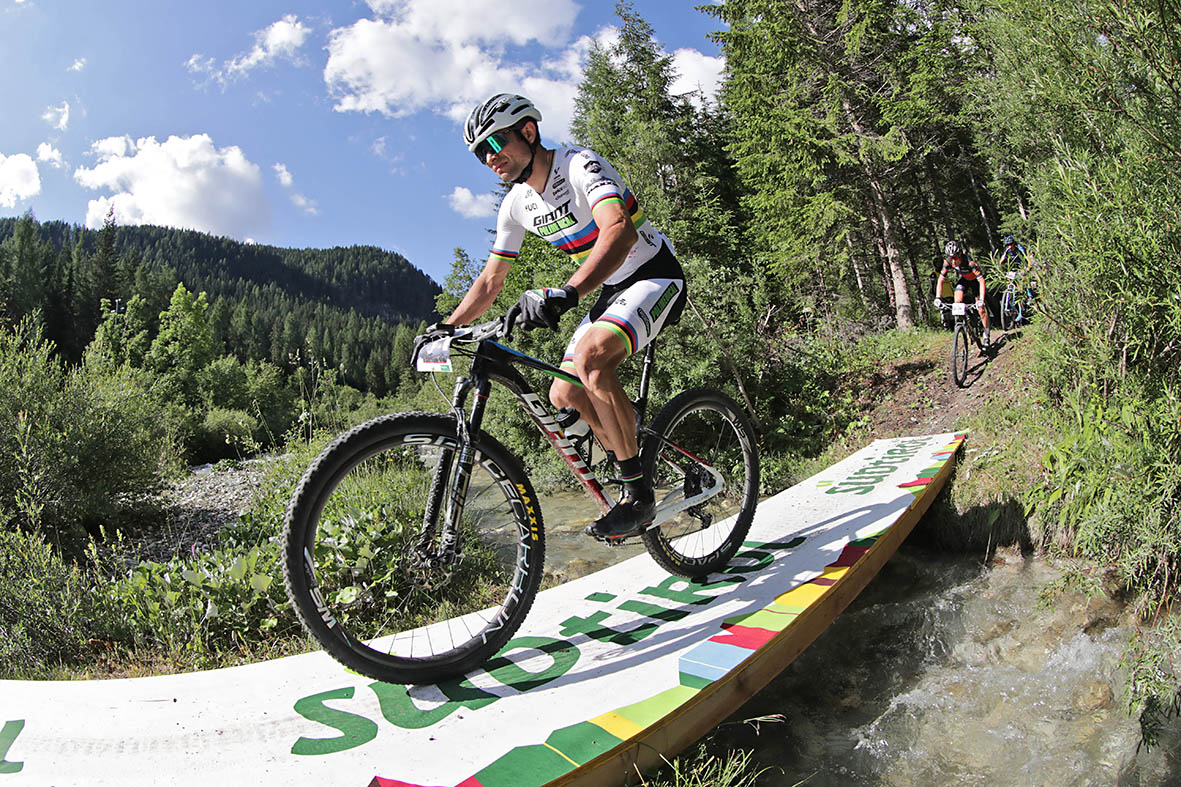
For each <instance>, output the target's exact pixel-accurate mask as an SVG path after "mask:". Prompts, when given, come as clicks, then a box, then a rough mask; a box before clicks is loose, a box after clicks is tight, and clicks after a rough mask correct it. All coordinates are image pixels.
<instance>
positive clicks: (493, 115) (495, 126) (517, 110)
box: [463, 93, 541, 153]
mask: <svg viewBox="0 0 1181 787" xmlns="http://www.w3.org/2000/svg"><path fill="white" fill-rule="evenodd" d="M526 118H532V119H533V120H541V110H539V109H538V108H537V107H535V106H533V102H532V101H530V100H529V99H527V98H525V97H524V96H518V95H517V94H515V93H497V94H496V95H494V96H492V97H491V98H489V99H488V100H486V101H482V102H480V103H479V104H477V105H476V108H475V109H473V110H472V111H471V114H470V115H468V116H467V122H466V123H464V124H463V141H464V142H466V143H467V149H468V150H470V151H471V152H472V153H475V152H476V146H477V145H479V144H480V143H481V142H483V141H484V140H485V139H487V138H488V137H489V136H490V135H491V134H493V133H495V132H497V131H500V130H501V129H505V128H512V127H513V126H515V125H517V124H518V123H520V122H521V121H522V120H525V119H526Z"/></svg>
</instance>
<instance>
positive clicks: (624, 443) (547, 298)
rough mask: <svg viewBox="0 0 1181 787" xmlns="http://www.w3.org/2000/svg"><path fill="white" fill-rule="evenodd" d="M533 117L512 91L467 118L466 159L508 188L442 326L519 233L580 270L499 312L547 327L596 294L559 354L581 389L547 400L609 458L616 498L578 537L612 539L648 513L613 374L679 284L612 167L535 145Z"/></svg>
mask: <svg viewBox="0 0 1181 787" xmlns="http://www.w3.org/2000/svg"><path fill="white" fill-rule="evenodd" d="M540 120H541V112H540V111H539V110H538V109H537V107H535V106H534V105H533V102H531V101H530V100H529V99H527V98H525V97H523V96H519V95H515V94H511V93H498V94H496V95H494V96H492V97H490V98H488V99H487V100H485V101H483V102H481V103H480V104H478V105H477V106H476V107H475V108H474V109H473V110H472V111H471V114H470V115H469V116H468V119H467V122H466V123H465V125H464V132H463V136H464V142H465V143H466V144H467V146H468V150H470V151H471V152H472V153H474V154H475V155H476V158H477V159H478V160H479V161H480V163H482V164H484V165H486V166H487V167H488V168H489V169H491V170H492V171H493V172H495V173H496V175H497V176H498V177H499V178H500V179H501V180H502V181H504V182H506V183H513V184H514V185H513V187H512V188H511V189H510V190H509V192H508V194H507V195H506V196H505V197H504V200H503V202H501V205H500V214H499V216H498V218H497V221H496V240H495V242H494V243H493V246H492V251H491V253H490V254H489V255H488V261H487V262H486V263H485V265H484V269H483V270H482V271H481V272H480V274H479V275H478V276H477V277H476V279H475V281H473V282H472V285H471V287H470V288H469V289H468V291H467V293H466V294H465V295H464V297H463V299H462V300H461V301H460V303H459V306H457V307H456V309H455V311H454V312H453V313H452V314H451V316H450V317H448V318H447V322H448V323H450V324H453V325H456V324H466V323H471V322H473V321H475V320H476V319H478V318H479V317H480V315H482V314H483V313H484V312H485V311H486V310H487V309H488V307H489V306H491V305H492V302H493V301H494V300H496V297H497V295H499V294H500V291H501V290H502V289H503V288H504V282H505V278H506V276H507V275H508V272H509V268H510V267H511V266H512V264H513V262H515V261H516V259H517V254H518V252H519V251H520V248H521V243H522V241H523V240H524V237H525V232H526V231H529V232H533V233H534V234H536V235H538V236H540V237H542V238H544V239H545V240H547V241H549V242H550V243H551V244H553V245H554V246H556V247H557V248H559V249H561V250H562V251H564V252H566V253H567V254H569V255H570V256H571V257H573V258H574V259H575V260H576V261H577V262H578V263H579V266H578V269H577V270H576V271H575V272H574V274H573V275H572V276H570V278H569V280H568V281H566V283H565V284H562V285H560V286H557V287H544V288H541V289H533V290H528V291H526V292H525V293H523V294H522V295H521V297H520V299H519V300H518V301H517V303H516V305H514V306H513V307H512V308H511V309H510V310H509V312H508V315H507V319H506V325H507V326H508V327H509V329H510V330H511V328H512V325H513V323H514V322H515V323H516V324H518V325H521V326H522V327H524V328H526V329H532V328H548V329H550V330H557V327H558V320H559V318H560V317H561V316H562V315H563V314H564V313H565V312H567V311H569V310H570V309H573V308H574V307H575V306H576V305H577V304H578V302H579V300H581V299H582V298H585V297H587V296H589V295H590V294H591V293H593V292H594V291H595V290H598V289H599V288H600V286H601V287H602V289H601V290H600V292H599V296H598V298H597V300H596V301H595V303H594V305H593V306H591V309H590V312H589V314H588V315H587V316H585V317H584V318H583V319H582V322H581V323H580V324H579V326H578V328H577V329H576V330H575V331H574V334H573V335H572V336H571V338H570V341H569V343H568V344H567V346H566V351H565V353H564V354H563V356H562V362H561V367H562V368H563V369H565V370H567V371H572V372H573V373H574V374H577V375H578V378H579V379H580V380H581V381H582V383H583V385H584V386H585V388H580V387H579V386H577V385H574V384H572V383H568V382H565V381H563V380H555V381H554V382H553V384H552V385H551V386H550V393H549V396H550V401H551V402H553V404H554V405H555V406H556V407H565V408H574V409H577V410H578V412H579V413H580V414H581V415H582V417H583V418H584V419H585V420H586V422H587V423H588V424H589V425H590V427H591V429H592V430H594V433H595V435H596V436H597V437H598V438H599V441H600V442H601V443H602V444H603V447H604V448H606V449H607V450H609V451H611V452H613V454H614V456H615V458H616V462H617V464H618V467H619V472H620V477H621V479H622V480H623V482H624V486H623V496H622V498H621V500H620V501H619V503H618V504H617V505H615V507H614V508H612V509H611V510H610V511H609V512H607V513H606V514H605V515H603V516H602V517H600V518H599V519H598V520H596V521H595V522H594V523H592V524H591V525H589V526H588V527H587V528H586V531H585V532H586V534H587V535H590V536H594V537H596V538H600V539H607V540H615V539H620V538H623V537H625V536H629V535H633V534H636V533H639V532H642V531H643V529H644V528H645V527H646V526H647V525H649V524H651V523H652V521H653V517H654V516H655V508H656V505H655V497H654V494H653V490H652V482H651V479H649V478H645V477H644V474H643V471H642V469H641V467H640V458H639V449H638V446H637V440H636V419H635V411H634V409H633V408H632V403H631V401H630V400H629V399H628V397H627V394H626V393H625V392H624V390H623V386H622V385H620V382H619V377H618V375H617V374H616V369H617V368H618V366H619V364H620V363H622V362H623V360H624V359H625V358H627V357H628V356H629V355H632V354H634V353H636V352H638V351H639V350H641V349H643V348H644V347H645V346H647V345H648V343H650V342H651V341H652V340H653V339H654V338H656V335H657V334H658V333H659V332H660V330H661V328H663V327H664V326H665V325H668V324H671V323H673V322H676V320H677V319H678V318H679V316H680V311H681V308H682V307H683V305H684V301H685V275H684V272H683V271H682V270H681V265H680V263H679V262H678V261H677V258H676V257H675V256H674V255H673V252H672V250H671V248H670V244H669V243H668V240H667V239H666V238H665V237H664V235H663V234H662V233H660V232H659V231H658V230H656V229H655V228H654V227H653V226H652V225H651V223H649V222H648V220H647V219H646V218H645V217H644V212H643V210H641V209H640V206H639V204H638V203H637V202H636V198H635V196H634V195H633V194H632V193H631V191H630V190H629V189H628V187H627V185H626V184H625V183H624V182H623V180H622V178H620V177H619V173H618V172H616V171H615V168H614V167H612V166H611V165H610V164H609V163H608V162H607V161H606V159H604V158H602V157H601V156H599V155H598V154H596V153H595V152H594V151H592V150H588V149H586V148H580V147H573V146H565V145H563V146H560V147H557V148H547V147H545V146H543V145H542V144H541V136H540V132H539V130H538V125H537V124H538V121H540Z"/></svg>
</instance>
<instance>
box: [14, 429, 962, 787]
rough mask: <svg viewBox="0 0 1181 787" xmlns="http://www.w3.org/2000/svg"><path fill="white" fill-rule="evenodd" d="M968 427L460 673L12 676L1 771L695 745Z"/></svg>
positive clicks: (176, 776)
mask: <svg viewBox="0 0 1181 787" xmlns="http://www.w3.org/2000/svg"><path fill="white" fill-rule="evenodd" d="M961 440H962V436H957V435H955V434H942V435H932V436H926V437H913V438H900V439H895V440H879V441H877V442H875V443H874V444H872V445H870V446H869V447H867V448H865V449H863V450H862V451H860V452H858V453H857V454H855V455H853V456H852V457H850V458H848V459H846V460H845V461H843V462H840V463H839V464H836V465H834V466H832V467H830V468H829V469H827V470H825V471H824V472H822V473H820V474H818V475H816V476H813V477H812V478H810V479H808V480H807V481H804V482H802V483H800V484H798V485H796V486H795V487H793V488H791V489H789V490H787V491H785V492H782V493H780V494H779V495H776V496H775V497H773V498H770V499H768V500H766V501H764V502H763V503H761V504H760V505H759V508H758V511H757V513H756V516H755V520H754V525H753V527H752V528H751V533H750V536H749V537H748V539H747V542H746V544H745V548H744V550H743V551H741V552H739V555H738V556H737V557H736V558H735V560H734V562H733V564H732V565H731V567H730V568H729V569H727V571H726V572H725V573H723V574H717V575H714V576H711V577H710V578H709V581H706V582H701V583H691V582H688V581H686V580H682V579H677V578H673V577H670V576H669V575H668V574H666V573H665V572H664V571H662V570H661V569H660V568H659V567H658V566H657V565H656V564H655V563H654V562H653V561H652V560H651V558H649V557H648V556H647V555H646V554H645V555H640V556H639V557H636V558H632V559H630V560H627V561H625V562H623V563H619V564H617V565H615V566H612V567H611V568H608V569H605V570H603V571H600V572H598V573H596V574H592V575H590V576H586V577H582V578H581V579H577V580H574V581H572V582H569V583H567V584H565V585H562V586H559V587H556V588H553V589H551V590H547V591H545V592H544V593H542V594H541V595H540V596H538V599H537V601H536V603H535V605H534V608H533V610H532V611H531V612H530V614H529V617H528V618H527V619H526V621H525V624H524V625H523V626H522V628H521V631H520V633H519V634H518V635H517V637H516V638H515V639H514V640H512V642H510V643H509V646H508V648H506V650H505V651H504V652H502V654H501V656H500V657H498V658H497V659H496V660H495V661H494V662H493V663H490V664H489V665H487V667H486V668H485V669H481V670H477V671H475V672H473V673H471V674H470V675H468V676H467V678H466V679H464V680H456V681H452V682H450V683H445V684H440V685H438V686H414V687H409V688H408V687H405V686H398V685H392V684H385V683H377V682H374V681H372V680H370V679H368V678H364V677H361V676H358V675H356V674H353V673H350V672H348V671H347V670H345V669H344V668H343V667H341V666H340V665H338V664H337V663H336V662H335V661H333V660H332V659H331V658H329V657H328V656H326V655H324V654H323V653H312V654H307V655H302V656H294V657H290V658H285V659H278V660H275V661H270V662H266V663H261V664H253V665H249V666H245V667H235V668H232V669H224V670H216V671H211V672H202V673H191V674H185V675H172V676H161V677H153V678H137V679H130V680H110V681H82V682H33V681H29V682H25V681H0V787H10V786H11V787H24V786H25V785H53V786H55V787H73V786H75V785H78V786H81V785H86V786H87V787H89V786H90V785H155V784H167V785H176V786H178V787H179V786H180V785H202V787H205V786H206V785H209V784H231V785H237V784H284V785H347V786H348V787H365V786H366V785H370V784H372V785H376V786H377V787H407V786H411V787H453V786H457V785H462V787H510V786H511V787H528V785H542V784H547V783H560V784H566V783H574V782H577V783H587V784H597V783H602V784H617V783H619V782H620V780H621V779H622V773H621V771H620V768H621V767H622V766H621V765H620V757H621V756H622V755H621V752H624V751H626V750H628V749H629V747H631V749H637V748H643V747H648V748H653V747H654V748H656V749H660V748H661V746H664V747H665V748H668V749H669V750H675V749H677V748H680V746H683V745H685V744H686V743H687V742H688V740H692V738H693V737H695V736H696V735H699V734H700V731H695V730H696V728H695V727H694V726H693V725H694V717H695V716H700V717H701V719H704V720H705V721H703V722H700V723H710V722H709V719H710V718H712V717H713V716H716V714H717V713H719V712H722V713H725V712H728V711H726V709H725V708H723V707H721V705H720V703H722V701H723V700H724V699H729V700H733V699H734V698H735V697H737V698H738V699H739V700H740V699H744V698H745V697H747V696H749V695H750V694H751V693H753V691H756V690H757V689H758V688H760V687H761V686H762V685H763V682H765V680H766V679H767V677H769V675H773V674H774V672H776V671H778V670H779V669H782V667H783V666H785V665H786V663H788V662H789V661H790V659H791V658H794V654H795V653H798V651H799V650H800V649H802V648H803V647H805V646H806V645H807V643H808V642H811V639H812V638H814V637H815V635H816V633H818V632H819V631H820V630H822V629H823V626H825V625H827V623H828V622H830V621H831V615H835V614H836V613H837V612H839V611H840V609H842V608H843V606H844V604H847V603H848V599H849V598H851V597H852V596H853V595H856V592H857V591H858V590H859V589H860V587H862V586H863V585H864V583H865V582H867V581H868V579H869V577H870V576H872V573H873V572H876V570H877V566H879V565H880V563H881V561H883V560H884V559H885V558H886V557H888V555H889V553H890V552H892V551H893V548H894V547H896V545H897V540H900V538H901V536H904V535H905V532H902V531H903V527H902V526H900V527H898V528H896V530H897V531H899V532H901V535H899V536H897V537H896V538H895V539H893V540H892V541H891V543H889V544H887V543H886V542H887V540H888V539H887V534H889V533H890V531H891V528H895V525H896V524H897V523H899V522H904V523H907V524H905V531H908V530H909V528H910V527H911V526H913V523H914V522H913V520H915V519H917V517H918V515H919V513H921V511H922V510H925V507H926V506H927V505H928V504H929V503H930V499H931V498H933V497H934V495H935V493H936V492H937V487H938V486H940V485H941V484H942V482H943V481H944V480H945V479H946V477H947V471H948V470H949V468H950V465H951V462H952V460H953V458H954V455H955V451H956V449H957V448H958V446H959V444H960V442H961ZM543 514H544V512H543ZM875 545H876V548H875ZM887 547H888V551H887ZM607 548H608V547H604V549H607ZM875 554H876V555H877V559H876V560H871V559H870V558H871V557H873V556H874V555H875ZM867 566H868V567H869V569H865V567H867ZM859 571H860V572H861V573H862V574H863V575H864V574H868V576H863V577H861V578H860V579H857V580H856V581H854V576H853V575H854V574H856V573H857V572H859ZM858 583H859V584H858ZM842 588H845V591H844V595H845V596H847V598H845V599H843V600H841V601H840V603H839V604H838V603H837V602H836V601H834V600H833V599H834V597H836V596H838V595H840V594H841V589H842ZM826 604H827V605H828V606H827V607H825V605H826ZM821 607H825V609H829V610H830V614H829V616H828V617H824V613H822V612H817V610H819V609H820V608H821ZM793 639H794V640H798V643H797V644H796V645H793ZM755 675H762V676H764V677H760V678H759V679H757V680H756V679H755V678H754V677H753V676H755ZM744 691H745V694H744V693H743V692H744ZM710 714H713V716H711V715H710ZM714 723H716V722H714ZM673 729H676V730H680V732H678V733H677V734H675V735H674V734H672V733H669V732H668V730H673ZM706 729H708V727H706ZM662 742H663V743H662ZM596 774H598V775H596Z"/></svg>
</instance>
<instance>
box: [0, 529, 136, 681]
mask: <svg viewBox="0 0 1181 787" xmlns="http://www.w3.org/2000/svg"><path fill="white" fill-rule="evenodd" d="M0 577H3V581H2V582H0V669H3V673H2V674H0V677H4V678H19V679H35V678H42V677H47V676H48V675H49V674H51V673H52V669H53V666H54V665H56V664H61V663H71V662H77V661H79V660H81V659H82V658H83V657H85V656H87V655H88V654H89V652H90V649H89V647H88V643H89V642H90V641H91V640H92V639H93V638H95V637H101V636H104V635H106V634H109V629H110V628H112V626H111V621H113V618H112V616H111V615H110V614H109V611H108V610H107V609H106V608H105V606H103V605H102V604H101V603H100V604H97V605H96V603H95V602H96V598H95V596H94V595H93V594H92V593H91V590H92V581H91V577H89V576H88V575H85V574H83V573H82V572H81V571H80V570H79V569H78V567H77V566H75V565H73V564H71V563H68V562H66V561H64V560H62V558H61V557H60V556H59V554H58V553H57V552H56V551H55V550H54V549H53V548H52V547H51V546H50V545H49V544H48V543H47V542H46V541H45V538H44V536H43V535H41V534H40V533H26V532H24V531H21V530H17V529H14V528H12V523H11V522H8V523H6V524H0Z"/></svg>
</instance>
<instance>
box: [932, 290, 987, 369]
mask: <svg viewBox="0 0 1181 787" xmlns="http://www.w3.org/2000/svg"><path fill="white" fill-rule="evenodd" d="M969 305H972V306H974V305H975V304H968V303H952V304H947V305H944V306H941V307H940V308H941V309H950V310H951V315H952V318H953V319H954V320H955V328H954V333H953V334H952V338H951V377H952V379H953V380H955V384H956V385H957V386H958V387H960V388H963V387H964V380H965V379H967V376H968V351H969V349H970V344H969V342H970V343H971V344H975V345H976V347H977V348H978V349H979V350H980V354H981V355H987V354H988V351H989V348H988V347H985V346H984V344H983V343H982V342H981V341H980V336H981V334H982V333H983V332H984V326H983V325H982V324H981V322H980V314H979V312H977V311H976V309H969V308H968V306H969Z"/></svg>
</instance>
